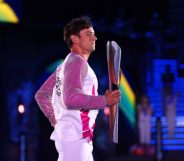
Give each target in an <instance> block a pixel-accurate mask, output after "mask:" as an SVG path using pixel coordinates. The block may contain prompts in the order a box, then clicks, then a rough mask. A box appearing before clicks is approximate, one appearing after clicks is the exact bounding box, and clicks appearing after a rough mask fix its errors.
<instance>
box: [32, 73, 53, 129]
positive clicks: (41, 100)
mask: <svg viewBox="0 0 184 161" xmlns="http://www.w3.org/2000/svg"><path fill="white" fill-rule="evenodd" d="M55 82H56V73H53V74H52V75H51V76H50V77H49V78H48V79H47V80H46V81H45V82H44V83H43V85H42V86H41V87H40V89H39V90H38V91H37V92H36V95H35V99H36V102H37V103H38V106H39V107H40V109H41V111H42V112H43V113H44V115H45V116H46V117H47V118H48V119H49V121H50V123H51V125H52V126H54V125H55V124H56V119H55V116H54V109H53V107H52V100H51V99H52V91H53V88H54V86H55Z"/></svg>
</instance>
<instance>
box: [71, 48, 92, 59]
mask: <svg viewBox="0 0 184 161" xmlns="http://www.w3.org/2000/svg"><path fill="white" fill-rule="evenodd" d="M71 52H72V53H74V54H78V55H80V56H82V57H83V58H84V59H85V60H86V61H88V58H89V55H90V53H88V52H85V51H82V50H76V49H71Z"/></svg>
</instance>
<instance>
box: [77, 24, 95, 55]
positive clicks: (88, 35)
mask: <svg viewBox="0 0 184 161" xmlns="http://www.w3.org/2000/svg"><path fill="white" fill-rule="evenodd" d="M96 40H97V38H96V36H95V32H94V29H93V28H92V27H90V28H88V29H83V30H81V31H80V33H79V41H78V45H79V47H80V48H81V50H83V51H85V52H87V53H91V52H93V51H94V50H95V42H96Z"/></svg>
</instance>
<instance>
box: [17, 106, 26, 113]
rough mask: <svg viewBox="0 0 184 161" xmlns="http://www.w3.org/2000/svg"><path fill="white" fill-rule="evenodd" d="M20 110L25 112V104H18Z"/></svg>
mask: <svg viewBox="0 0 184 161" xmlns="http://www.w3.org/2000/svg"><path fill="white" fill-rule="evenodd" d="M18 111H19V113H21V114H23V113H24V112H25V108H24V105H19V106H18Z"/></svg>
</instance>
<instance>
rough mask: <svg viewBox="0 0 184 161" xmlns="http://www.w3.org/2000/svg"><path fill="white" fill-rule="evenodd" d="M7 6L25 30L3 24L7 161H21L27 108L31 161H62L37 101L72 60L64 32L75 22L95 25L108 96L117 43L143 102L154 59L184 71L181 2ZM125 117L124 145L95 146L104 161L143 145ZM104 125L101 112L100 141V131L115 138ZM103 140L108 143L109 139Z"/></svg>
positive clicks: (27, 0)
mask: <svg viewBox="0 0 184 161" xmlns="http://www.w3.org/2000/svg"><path fill="white" fill-rule="evenodd" d="M5 2H7V3H8V4H9V5H10V6H11V7H12V8H13V9H14V10H15V12H16V13H17V15H18V17H19V18H20V22H19V23H18V24H11V23H6V22H2V23H0V69H1V79H0V94H1V97H0V106H1V107H0V113H1V126H0V138H1V145H0V148H1V149H0V154H1V155H0V156H1V158H0V160H2V161H11V160H12V161H17V160H19V132H17V131H21V130H20V124H19V122H18V121H17V119H19V115H18V113H17V110H16V109H17V106H18V104H19V103H24V104H25V105H27V106H26V112H25V114H24V117H25V118H24V120H23V125H22V126H23V131H26V136H27V140H26V143H27V147H26V151H27V153H26V154H27V160H28V161H51V160H57V153H56V150H55V147H54V143H53V142H52V141H50V140H49V137H50V134H51V132H52V130H53V129H52V127H51V126H50V124H49V122H48V121H47V119H46V118H45V117H44V115H43V114H42V113H41V111H40V110H39V108H38V106H37V104H36V102H35V100H34V94H35V92H36V90H37V89H38V88H39V87H40V85H41V84H42V83H43V82H44V80H45V79H46V78H47V77H48V76H49V75H50V72H49V71H48V69H47V68H48V66H49V65H51V64H52V63H54V62H55V61H56V60H59V59H63V58H64V57H65V56H66V55H67V54H68V53H69V49H68V48H67V46H66V44H65V43H64V41H63V28H64V25H65V24H66V23H67V22H68V21H69V20H71V19H72V18H75V17H79V16H81V15H87V16H90V18H91V20H92V22H93V24H94V29H95V32H96V35H97V38H98V40H97V45H96V51H95V52H94V53H93V54H92V55H91V57H90V60H89V63H90V65H91V66H92V68H93V69H94V71H95V73H96V74H97V77H98V79H99V93H100V94H103V93H104V92H105V89H107V88H108V82H107V81H108V79H107V65H106V43H107V41H108V40H115V41H116V42H117V43H118V44H119V45H120V46H121V48H122V64H121V67H122V69H123V71H124V72H125V74H126V76H127V79H128V81H129V83H130V85H131V87H132V89H133V91H134V93H135V95H136V96H137V97H139V95H140V94H142V93H145V91H146V86H145V81H146V71H147V70H148V69H149V68H150V66H151V62H152V60H153V59H157V58H159V59H177V60H178V61H179V62H180V63H184V57H183V55H184V30H183V27H184V21H183V20H184V3H182V1H181V0H162V1H160V0H139V1H137V0H121V1H120V0H109V1H105V0H88V1H87V0H86V1H84V0H78V1H73V0H72V1H66V0H52V1H45V0H15V1H13V0H7V1H5ZM180 73H181V74H182V73H183V71H181V72H180ZM104 79H105V80H107V81H104ZM28 89H30V90H28ZM24 96H25V98H24ZM26 96H27V97H26ZM120 116H121V117H120V118H121V121H122V124H123V125H125V126H122V127H121V130H120V133H121V135H120V143H119V144H118V145H114V144H112V143H110V142H109V141H107V140H105V141H104V142H103V141H102V143H101V144H104V145H105V148H104V147H100V146H99V145H98V142H97V141H95V142H94V149H95V150H94V157H95V158H96V160H105V159H107V158H108V157H112V156H121V155H125V154H128V149H129V147H130V146H131V145H132V144H134V143H136V142H137V141H138V140H137V131H136V128H135V129H129V128H130V127H128V124H126V120H125V119H124V117H123V115H122V114H120ZM103 117H104V116H103V112H102V111H100V114H99V117H98V118H97V120H98V122H99V123H98V124H99V125H97V128H96V131H97V132H96V133H95V134H96V135H95V136H98V127H100V128H103V127H104V130H105V131H103V132H102V133H106V132H107V130H108V129H107V127H106V120H103V119H104V118H103ZM13 123H14V124H13ZM127 129H128V130H127ZM99 135H100V134H99ZM102 135H104V138H106V139H108V138H107V136H106V134H102ZM95 140H97V138H96V137H95ZM107 147H110V148H107ZM112 149H113V150H112Z"/></svg>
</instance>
